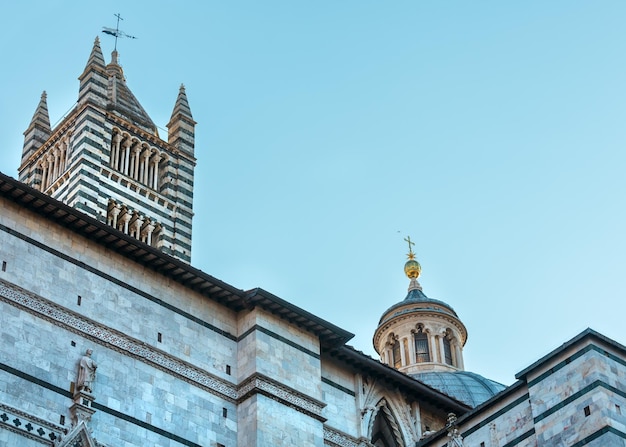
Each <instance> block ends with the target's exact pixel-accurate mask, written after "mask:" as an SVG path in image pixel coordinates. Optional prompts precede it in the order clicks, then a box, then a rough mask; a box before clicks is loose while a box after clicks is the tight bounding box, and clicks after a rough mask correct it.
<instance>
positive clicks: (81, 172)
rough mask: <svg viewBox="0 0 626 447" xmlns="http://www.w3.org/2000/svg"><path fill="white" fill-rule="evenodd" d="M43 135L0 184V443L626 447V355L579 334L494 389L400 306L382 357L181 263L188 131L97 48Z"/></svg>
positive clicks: (182, 105)
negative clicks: (152, 111) (154, 114)
mask: <svg viewBox="0 0 626 447" xmlns="http://www.w3.org/2000/svg"><path fill="white" fill-rule="evenodd" d="M79 80H80V87H79V93H78V102H77V104H76V107H75V108H74V110H72V111H71V112H70V113H69V114H68V116H67V117H65V118H64V119H63V120H62V121H61V122H60V124H59V125H58V126H56V127H55V128H54V129H53V128H51V126H50V119H49V116H48V111H47V103H46V101H47V99H46V96H45V93H44V94H43V95H42V97H41V100H40V102H39V105H38V106H37V108H36V111H35V114H34V116H33V118H32V120H31V123H30V125H29V126H28V128H27V130H26V132H25V133H24V135H25V142H24V148H23V151H22V160H21V165H20V167H19V180H15V179H13V178H11V177H8V176H6V175H4V174H0V203H1V209H2V213H0V262H1V268H0V315H1V321H2V324H1V326H0V339H1V340H2V343H1V344H0V446H5V445H6V446H26V447H30V446H42V445H43V446H56V447H60V446H64V447H65V446H72V447H79V446H90V447H94V446H101V447H103V446H106V447H117V446H124V447H131V446H172V447H174V446H189V447H199V446H202V447H234V446H283V445H285V446H317V447H322V446H333V447H338V446H341V447H357V446H358V447H372V446H376V447H409V446H411V447H413V446H420V447H422V446H423V447H427V446H428V447H431V446H472V447H474V446H475V447H512V446H522V447H524V446H536V445H539V446H561V445H563V446H582V445H591V446H598V447H599V446H614V445H615V446H624V445H626V418H624V417H623V416H622V408H624V409H626V348H624V347H623V346H621V345H620V344H618V343H616V342H615V341H613V340H610V339H608V338H606V337H603V336H602V335H601V334H598V333H596V332H594V331H592V330H587V331H585V332H583V333H582V334H580V335H579V336H577V337H576V338H574V339H573V340H571V341H569V342H568V343H566V344H564V345H563V346H561V347H560V348H558V349H557V350H555V351H554V352H552V353H550V354H549V355H548V356H546V357H544V358H542V359H540V360H538V361H537V362H536V363H534V364H533V365H530V366H529V367H528V368H527V369H525V370H524V371H522V372H520V373H519V374H518V375H517V376H516V379H517V381H516V382H515V383H514V384H513V385H511V386H508V387H505V386H504V385H501V384H498V383H496V382H493V381H491V380H489V379H487V378H485V377H482V376H480V375H478V374H475V373H472V372H469V371H465V370H464V362H463V347H464V345H465V341H466V339H467V329H466V328H465V326H464V324H463V323H462V321H461V319H460V317H459V316H458V315H457V314H456V312H455V311H454V309H453V308H452V307H451V306H450V305H449V304H447V303H445V302H443V301H440V300H436V299H432V298H430V297H428V296H427V295H426V294H425V293H424V292H423V290H422V287H421V285H420V284H419V282H418V278H419V276H420V272H421V266H420V265H419V263H418V262H417V261H416V260H415V259H414V255H413V252H412V249H411V242H410V240H408V242H409V260H408V261H407V262H406V264H405V273H406V274H407V276H408V278H409V287H408V292H407V295H406V297H404V298H403V299H401V300H400V301H399V302H398V303H397V304H394V305H393V306H391V307H390V308H388V309H387V310H385V311H384V312H383V309H381V312H382V316H381V319H380V322H379V325H378V328H377V330H376V332H375V334H374V347H375V349H376V351H377V352H378V353H379V355H380V359H373V358H371V357H369V356H367V355H364V354H363V353H361V352H360V351H358V350H356V349H354V348H353V347H351V346H350V345H348V344H347V343H348V341H349V340H350V339H351V337H352V334H351V333H350V332H348V331H346V330H344V329H342V328H339V327H337V326H335V325H333V324H332V323H330V322H328V321H325V320H323V319H321V318H319V317H317V316H315V315H313V314H311V313H309V312H307V311H306V310H304V309H301V308H299V307H297V306H295V305H293V304H291V303H289V302H287V301H285V300H283V299H281V298H280V297H277V296H275V295H273V294H271V293H270V292H267V291H265V290H263V289H261V288H257V289H253V290H241V289H239V288H237V287H236V286H232V285H230V284H227V283H225V282H223V281H220V280H218V279H217V278H214V277H212V276H211V275H209V274H207V273H205V272H202V271H200V270H198V269H196V268H194V267H193V266H191V265H190V260H191V236H192V233H191V228H192V217H193V175H194V166H195V158H194V132H195V124H196V123H195V121H194V120H193V117H192V114H191V109H190V107H189V103H188V100H187V95H186V92H185V89H184V87H181V88H180V90H179V92H178V96H177V98H176V100H175V102H174V107H173V112H172V117H171V119H170V122H169V124H168V137H167V140H162V139H161V138H160V136H159V134H158V129H157V127H156V126H155V125H154V123H153V122H152V120H151V119H150V117H149V115H148V114H147V113H146V111H145V110H144V109H143V108H142V106H141V104H140V103H139V101H138V100H137V99H136V98H135V96H134V95H133V94H132V92H131V91H130V89H129V88H128V86H127V85H126V81H125V77H124V73H123V71H122V68H121V67H120V66H119V64H118V63H117V52H116V51H114V52H113V54H112V55H111V60H110V62H109V63H108V64H106V63H105V61H104V57H103V55H102V51H101V49H100V45H99V42H98V41H97V40H96V42H95V43H94V46H93V49H92V52H91V54H90V56H89V58H88V61H87V64H86V67H85V70H84V71H83V73H82V74H81V75H80V78H79Z"/></svg>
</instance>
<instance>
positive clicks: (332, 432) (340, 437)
mask: <svg viewBox="0 0 626 447" xmlns="http://www.w3.org/2000/svg"><path fill="white" fill-rule="evenodd" d="M324 444H325V445H329V446H332V447H370V446H373V444H371V443H370V442H369V441H367V440H366V439H364V438H360V439H356V438H354V437H352V436H350V435H348V434H346V433H343V432H341V431H339V430H336V429H334V428H332V427H327V426H324Z"/></svg>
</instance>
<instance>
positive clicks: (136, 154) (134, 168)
mask: <svg viewBox="0 0 626 447" xmlns="http://www.w3.org/2000/svg"><path fill="white" fill-rule="evenodd" d="M140 153H141V146H139V145H137V146H135V147H134V149H133V155H134V157H133V162H132V171H133V172H132V177H133V178H134V179H135V180H139V154H140Z"/></svg>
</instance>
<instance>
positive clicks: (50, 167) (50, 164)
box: [46, 154, 55, 187]
mask: <svg viewBox="0 0 626 447" xmlns="http://www.w3.org/2000/svg"><path fill="white" fill-rule="evenodd" d="M54 179H55V177H54V156H53V155H52V154H48V184H47V185H46V187H48V186H50V185H52V182H53V181H54Z"/></svg>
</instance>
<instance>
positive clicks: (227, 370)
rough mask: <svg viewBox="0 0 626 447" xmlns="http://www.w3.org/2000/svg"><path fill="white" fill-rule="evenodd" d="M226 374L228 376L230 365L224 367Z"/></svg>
mask: <svg viewBox="0 0 626 447" xmlns="http://www.w3.org/2000/svg"><path fill="white" fill-rule="evenodd" d="M226 374H228V375H229V376H230V365H226Z"/></svg>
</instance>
